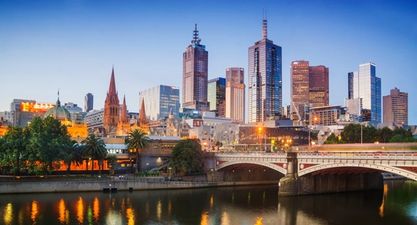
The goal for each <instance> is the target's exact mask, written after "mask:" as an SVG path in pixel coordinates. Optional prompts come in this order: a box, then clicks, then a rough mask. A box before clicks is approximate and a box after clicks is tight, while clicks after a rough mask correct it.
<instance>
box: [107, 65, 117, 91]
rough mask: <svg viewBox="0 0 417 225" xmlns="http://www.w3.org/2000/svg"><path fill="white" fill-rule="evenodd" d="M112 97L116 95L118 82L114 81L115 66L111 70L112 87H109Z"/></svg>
mask: <svg viewBox="0 0 417 225" xmlns="http://www.w3.org/2000/svg"><path fill="white" fill-rule="evenodd" d="M108 93H109V94H110V95H113V94H116V93H117V92H116V82H115V79H114V66H113V67H112V69H111V78H110V85H109V92H108Z"/></svg>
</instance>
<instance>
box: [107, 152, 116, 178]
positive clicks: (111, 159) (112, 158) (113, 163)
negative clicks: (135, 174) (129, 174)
mask: <svg viewBox="0 0 417 225" xmlns="http://www.w3.org/2000/svg"><path fill="white" fill-rule="evenodd" d="M107 162H108V163H109V165H110V174H111V175H113V174H114V169H115V168H116V166H117V157H116V155H114V154H109V155H107Z"/></svg>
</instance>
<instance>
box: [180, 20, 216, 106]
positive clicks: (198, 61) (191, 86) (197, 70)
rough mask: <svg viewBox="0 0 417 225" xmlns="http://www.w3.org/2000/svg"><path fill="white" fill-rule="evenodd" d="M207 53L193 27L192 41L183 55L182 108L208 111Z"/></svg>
mask: <svg viewBox="0 0 417 225" xmlns="http://www.w3.org/2000/svg"><path fill="white" fill-rule="evenodd" d="M207 76H208V52H207V51H206V46H204V45H202V44H201V39H200V38H199V36H198V30H197V24H196V25H195V29H194V35H193V40H191V44H190V45H188V47H187V48H186V49H185V52H184V53H183V82H182V90H183V94H182V104H183V105H182V107H183V108H187V109H196V110H200V111H207V110H209V103H208V101H207V81H208V78H207Z"/></svg>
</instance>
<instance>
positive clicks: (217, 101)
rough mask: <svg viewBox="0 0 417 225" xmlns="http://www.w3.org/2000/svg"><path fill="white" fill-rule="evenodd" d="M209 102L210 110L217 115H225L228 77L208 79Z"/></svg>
mask: <svg viewBox="0 0 417 225" xmlns="http://www.w3.org/2000/svg"><path fill="white" fill-rule="evenodd" d="M207 96H208V98H207V99H208V102H209V103H210V111H212V112H215V113H216V116H219V117H224V116H225V98H226V79H224V78H223V77H218V78H214V79H211V80H209V81H208V87H207Z"/></svg>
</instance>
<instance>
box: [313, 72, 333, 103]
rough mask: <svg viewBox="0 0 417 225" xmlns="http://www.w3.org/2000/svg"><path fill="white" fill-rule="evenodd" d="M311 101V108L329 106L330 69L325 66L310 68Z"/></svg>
mask: <svg viewBox="0 0 417 225" xmlns="http://www.w3.org/2000/svg"><path fill="white" fill-rule="evenodd" d="M309 77H310V78H309V86H310V87H309V101H310V106H311V107H323V106H328V105H329V68H327V67H325V66H322V65H320V66H310V67H309Z"/></svg>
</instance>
